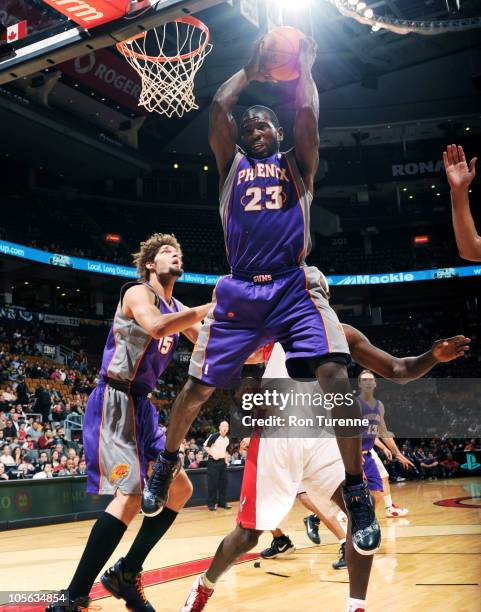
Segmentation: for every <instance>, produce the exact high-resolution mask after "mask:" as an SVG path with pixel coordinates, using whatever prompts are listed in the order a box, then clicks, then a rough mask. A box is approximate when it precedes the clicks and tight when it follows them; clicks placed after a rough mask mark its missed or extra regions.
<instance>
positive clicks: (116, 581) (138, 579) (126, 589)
mask: <svg viewBox="0 0 481 612" xmlns="http://www.w3.org/2000/svg"><path fill="white" fill-rule="evenodd" d="M100 582H101V583H102V584H103V586H104V587H105V588H106V589H107V591H108V592H109V593H112V595H113V596H114V597H116V598H117V599H123V600H124V601H125V606H126V608H127V609H128V610H131V611H132V612H155V609H154V607H153V606H152V604H151V603H150V602H149V601H148V599H147V597H146V595H145V592H144V587H143V586H142V572H139V573H138V574H136V573H134V572H129V571H127V570H126V569H125V567H124V560H123V558H122V559H119V560H118V561H117V563H116V564H115V565H114V566H112V567H111V568H109V569H108V570H107V571H106V572H104V573H103V574H102V576H100Z"/></svg>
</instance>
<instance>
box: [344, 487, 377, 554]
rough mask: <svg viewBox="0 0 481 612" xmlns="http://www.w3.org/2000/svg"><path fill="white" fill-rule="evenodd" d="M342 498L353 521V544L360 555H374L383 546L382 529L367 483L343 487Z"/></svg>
mask: <svg viewBox="0 0 481 612" xmlns="http://www.w3.org/2000/svg"><path fill="white" fill-rule="evenodd" d="M342 497H343V498H344V503H345V505H346V510H347V513H348V515H349V517H350V519H351V536H352V543H353V546H354V548H355V549H356V551H357V552H358V553H359V554H360V555H373V554H374V553H375V552H376V551H377V550H379V547H380V545H381V527H380V526H379V523H378V521H377V518H376V513H375V512H374V505H373V503H372V498H371V493H370V492H369V488H368V486H367V483H366V482H362V483H361V484H358V485H350V486H347V485H343V487H342Z"/></svg>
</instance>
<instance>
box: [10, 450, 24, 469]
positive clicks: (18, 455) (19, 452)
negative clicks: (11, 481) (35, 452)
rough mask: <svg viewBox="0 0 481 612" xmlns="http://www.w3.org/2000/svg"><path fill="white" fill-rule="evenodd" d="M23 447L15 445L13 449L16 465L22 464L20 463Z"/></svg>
mask: <svg viewBox="0 0 481 612" xmlns="http://www.w3.org/2000/svg"><path fill="white" fill-rule="evenodd" d="M22 456H23V455H22V449H21V447H20V446H15V448H13V449H12V457H13V460H14V461H15V465H16V466H17V467H18V466H19V465H20V463H21V462H22Z"/></svg>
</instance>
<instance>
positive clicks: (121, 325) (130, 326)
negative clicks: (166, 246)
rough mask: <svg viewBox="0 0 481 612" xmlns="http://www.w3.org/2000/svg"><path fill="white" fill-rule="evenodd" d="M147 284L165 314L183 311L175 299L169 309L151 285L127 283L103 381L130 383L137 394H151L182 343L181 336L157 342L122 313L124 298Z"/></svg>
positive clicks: (104, 363) (106, 353)
mask: <svg viewBox="0 0 481 612" xmlns="http://www.w3.org/2000/svg"><path fill="white" fill-rule="evenodd" d="M138 284H143V285H145V286H146V287H148V288H149V289H151V290H152V292H153V293H154V294H155V305H156V306H157V308H158V309H159V310H160V312H161V313H162V314H172V313H173V312H179V311H180V310H182V308H183V307H182V305H181V304H180V302H177V300H175V299H174V298H172V305H171V306H169V305H168V304H167V302H165V301H164V300H163V299H162V298H161V297H160V296H159V295H158V294H157V293H156V292H155V291H154V289H153V288H152V287H151V286H150V285H149V283H127V284H126V285H124V286H123V287H122V290H121V299H120V302H119V305H118V307H117V311H116V313H115V317H114V321H113V324H112V327H111V328H110V332H109V335H108V338H107V342H106V344H105V348H104V353H103V358H102V367H101V369H100V378H101V379H102V380H104V381H107V380H108V379H114V380H119V381H123V382H125V383H128V384H129V386H130V388H131V389H132V390H134V391H135V393H137V394H145V395H146V394H147V393H150V392H151V391H152V390H153V389H154V387H155V385H156V383H157V379H158V378H159V376H160V375H161V374H162V373H163V372H164V371H165V369H166V368H167V366H168V365H169V363H170V360H171V359H172V355H173V353H174V349H175V347H176V346H177V343H178V341H179V334H172V335H171V336H166V337H165V338H162V339H161V340H155V339H154V338H152V336H150V335H149V334H148V333H147V332H146V331H145V329H144V328H143V327H142V326H141V325H139V324H138V323H137V322H136V321H134V319H130V318H129V317H126V316H125V315H124V314H123V312H122V298H123V296H124V294H125V292H126V291H127V289H129V288H130V287H133V286H134V285H138Z"/></svg>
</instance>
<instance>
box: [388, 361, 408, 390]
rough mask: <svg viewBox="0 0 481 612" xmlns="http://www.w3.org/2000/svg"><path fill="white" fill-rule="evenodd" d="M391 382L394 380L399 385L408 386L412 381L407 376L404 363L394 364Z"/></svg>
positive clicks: (390, 377)
mask: <svg viewBox="0 0 481 612" xmlns="http://www.w3.org/2000/svg"><path fill="white" fill-rule="evenodd" d="M389 380H392V382H395V383H396V384H397V385H406V384H407V383H408V382H410V380H412V379H411V378H409V377H408V376H407V372H406V368H405V367H404V365H403V364H402V363H398V362H394V363H393V365H392V367H391V375H390V376H389Z"/></svg>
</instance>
